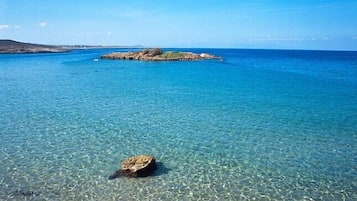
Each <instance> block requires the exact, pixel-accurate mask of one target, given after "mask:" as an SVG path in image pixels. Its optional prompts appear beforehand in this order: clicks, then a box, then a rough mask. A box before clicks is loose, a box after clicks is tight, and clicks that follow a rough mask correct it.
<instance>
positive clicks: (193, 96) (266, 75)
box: [0, 49, 357, 200]
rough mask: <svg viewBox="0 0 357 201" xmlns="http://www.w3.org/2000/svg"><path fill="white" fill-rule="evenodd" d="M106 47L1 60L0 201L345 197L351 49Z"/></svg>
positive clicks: (350, 195)
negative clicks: (134, 57) (143, 55)
mask: <svg viewBox="0 0 357 201" xmlns="http://www.w3.org/2000/svg"><path fill="white" fill-rule="evenodd" d="M111 51H113V50H108V49H98V50H78V51H74V52H70V53H63V54H29V55H0V161H1V163H0V186H1V188H0V200H254V199H255V200H357V52H332V51H280V50H235V49H203V50H200V49H188V50H186V51H193V52H208V53H213V54H216V55H219V56H222V57H223V58H224V60H223V61H216V60H211V61H200V62H141V61H113V60H99V62H93V59H94V58H98V57H99V55H101V54H104V53H108V52H111ZM120 51H125V50H124V49H122V50H120ZM138 154H151V155H154V156H155V157H156V158H157V161H159V162H160V163H159V169H158V170H157V171H156V172H155V174H154V175H153V176H150V177H145V178H139V179H131V178H118V179H115V180H108V176H109V175H110V174H111V173H112V172H114V171H115V170H117V169H118V168H119V165H120V163H121V161H122V160H124V159H126V158H128V157H129V156H132V155H138Z"/></svg>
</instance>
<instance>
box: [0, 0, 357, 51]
mask: <svg viewBox="0 0 357 201" xmlns="http://www.w3.org/2000/svg"><path fill="white" fill-rule="evenodd" d="M0 39H12V40H17V41H21V42H31V43H40V44H51V45H77V44H80V45H143V46H146V47H207V48H208V47H211V48H259V49H316V50H355V51H356V50H357V0H339V1H338V0H293V1H289V0H260V1H258V0H256V1H254V0H250V1H248V0H244V1H243V0H205V1H202V0H179V1H178V0H145V1H144V0H142V1H139V0H125V1H123V0H101V1H98V0H95V1H94V0H86V1H84V0H43V1H42V0H0Z"/></svg>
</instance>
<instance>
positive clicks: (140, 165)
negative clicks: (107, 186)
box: [108, 155, 156, 180]
mask: <svg viewBox="0 0 357 201" xmlns="http://www.w3.org/2000/svg"><path fill="white" fill-rule="evenodd" d="M155 170H156V162H155V158H154V157H153V156H148V155H140V156H133V157H130V158H128V159H126V160H124V161H123V162H122V164H121V169H120V170H117V171H115V172H114V173H113V174H111V175H110V176H109V177H108V179H110V180H111V179H115V178H118V177H120V176H125V177H146V176H149V175H150V174H152V173H153V172H154V171H155Z"/></svg>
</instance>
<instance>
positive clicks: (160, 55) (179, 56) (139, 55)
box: [101, 48, 222, 61]
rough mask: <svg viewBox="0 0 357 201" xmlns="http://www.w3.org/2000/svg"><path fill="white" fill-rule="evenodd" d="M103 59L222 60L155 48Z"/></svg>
mask: <svg viewBox="0 0 357 201" xmlns="http://www.w3.org/2000/svg"><path fill="white" fill-rule="evenodd" d="M101 58H102V59H119V60H142V61H197V60H204V59H220V60H222V58H221V57H218V56H215V55H212V54H207V53H201V54H196V53H193V52H175V51H167V52H164V51H163V50H162V49H161V48H154V49H151V50H148V49H144V50H143V51H141V52H124V53H123V52H115V53H110V54H106V55H102V56H101Z"/></svg>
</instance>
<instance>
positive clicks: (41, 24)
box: [38, 22, 47, 27]
mask: <svg viewBox="0 0 357 201" xmlns="http://www.w3.org/2000/svg"><path fill="white" fill-rule="evenodd" d="M38 26H40V27H45V26H47V22H40V23H38Z"/></svg>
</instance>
